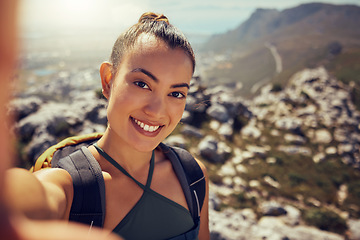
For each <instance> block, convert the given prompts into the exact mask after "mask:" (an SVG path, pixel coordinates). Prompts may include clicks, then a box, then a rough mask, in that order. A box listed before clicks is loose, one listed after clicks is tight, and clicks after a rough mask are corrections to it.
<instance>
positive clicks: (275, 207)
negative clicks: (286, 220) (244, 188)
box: [259, 201, 287, 216]
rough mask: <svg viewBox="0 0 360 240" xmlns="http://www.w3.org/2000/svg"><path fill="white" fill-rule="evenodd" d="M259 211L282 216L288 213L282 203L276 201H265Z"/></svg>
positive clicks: (264, 213)
mask: <svg viewBox="0 0 360 240" xmlns="http://www.w3.org/2000/svg"><path fill="white" fill-rule="evenodd" d="M259 211H260V213H261V214H262V215H263V216H280V215H286V214H287V212H286V210H285V209H284V208H283V207H282V206H281V204H280V203H278V202H275V201H270V202H263V203H262V204H261V205H260V207H259Z"/></svg>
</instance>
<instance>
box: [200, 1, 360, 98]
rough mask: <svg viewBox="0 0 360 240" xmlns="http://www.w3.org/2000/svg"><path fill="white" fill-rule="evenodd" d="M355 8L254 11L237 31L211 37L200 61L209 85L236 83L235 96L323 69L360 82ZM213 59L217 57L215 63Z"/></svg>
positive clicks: (306, 6) (328, 6) (308, 6)
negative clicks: (204, 62) (302, 72)
mask: <svg viewBox="0 0 360 240" xmlns="http://www.w3.org/2000/svg"><path fill="white" fill-rule="evenodd" d="M359 22H360V7H359V6H356V5H332V4H325V3H309V4H302V5H299V6H297V7H294V8H289V9H285V10H283V11H278V10H276V9H257V10H256V11H255V12H254V13H253V14H252V15H251V16H250V18H249V19H248V20H247V21H245V22H243V23H242V24H240V25H239V26H238V27H237V28H235V29H233V30H231V31H228V32H226V33H224V34H218V35H214V36H212V37H211V38H210V39H209V40H208V41H207V42H206V43H205V44H203V46H202V49H201V56H202V57H204V58H205V59H207V60H208V61H210V60H209V59H222V60H221V61H216V60H212V64H208V65H207V66H206V67H205V68H204V69H203V72H204V73H205V74H204V77H205V79H206V80H207V81H208V83H209V85H212V84H214V85H216V84H219V83H229V82H231V83H234V82H240V83H242V85H243V88H242V90H241V93H242V94H243V95H250V94H249V93H252V94H253V93H255V92H257V90H259V89H260V87H261V86H262V85H263V84H266V83H269V82H272V83H274V84H277V85H285V84H286V81H287V80H288V79H289V78H290V77H291V76H292V75H293V74H294V73H295V72H297V71H299V70H302V69H304V68H307V67H310V68H312V67H318V66H324V67H325V68H326V69H327V70H328V71H329V72H330V73H331V74H334V75H335V76H336V77H337V78H338V79H340V80H342V81H344V82H350V81H354V82H355V83H356V84H357V86H359V85H360V84H359V83H360V79H359V78H358V77H356V76H359V75H360V66H359V65H358V62H360V28H359V27H358V24H359ZM219 56H221V57H220V58H219Z"/></svg>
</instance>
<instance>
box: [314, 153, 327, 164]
mask: <svg viewBox="0 0 360 240" xmlns="http://www.w3.org/2000/svg"><path fill="white" fill-rule="evenodd" d="M325 158H326V155H325V153H323V152H320V153H317V154H315V155H314V156H313V161H314V162H315V163H319V162H322V161H324V160H325Z"/></svg>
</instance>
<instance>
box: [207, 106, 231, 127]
mask: <svg viewBox="0 0 360 240" xmlns="http://www.w3.org/2000/svg"><path fill="white" fill-rule="evenodd" d="M206 113H207V114H208V115H209V116H210V117H212V118H214V119H216V120H218V121H220V122H223V123H225V122H228V121H229V120H230V116H229V113H228V111H227V109H226V108H225V107H224V106H223V105H220V104H214V105H211V106H210V107H209V108H208V109H207V110H206Z"/></svg>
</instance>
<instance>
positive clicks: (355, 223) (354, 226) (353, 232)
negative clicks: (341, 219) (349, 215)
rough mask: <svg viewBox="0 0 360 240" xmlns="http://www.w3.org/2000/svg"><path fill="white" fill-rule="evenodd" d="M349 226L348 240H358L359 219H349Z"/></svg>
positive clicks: (359, 234)
mask: <svg viewBox="0 0 360 240" xmlns="http://www.w3.org/2000/svg"><path fill="white" fill-rule="evenodd" d="M348 226H349V235H350V236H349V240H359V239H360V220H359V219H357V220H355V219H350V220H349V221H348Z"/></svg>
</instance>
